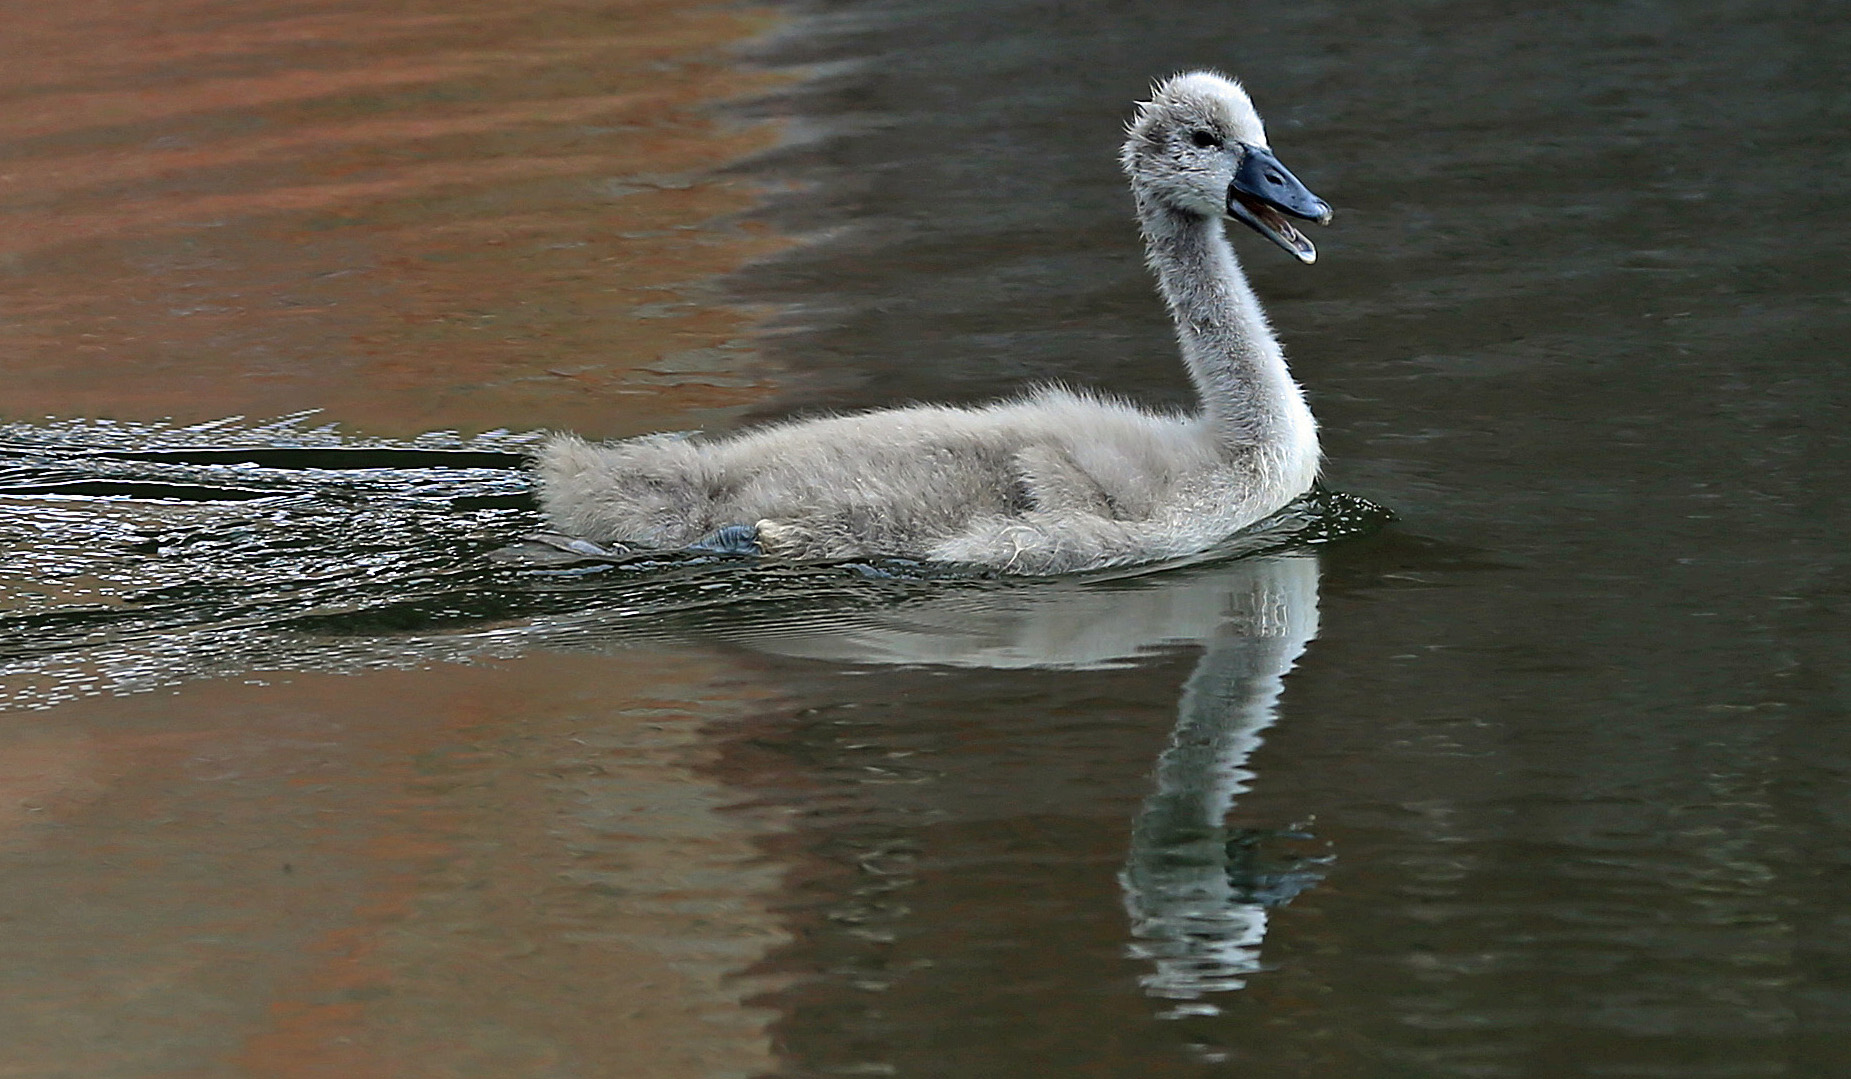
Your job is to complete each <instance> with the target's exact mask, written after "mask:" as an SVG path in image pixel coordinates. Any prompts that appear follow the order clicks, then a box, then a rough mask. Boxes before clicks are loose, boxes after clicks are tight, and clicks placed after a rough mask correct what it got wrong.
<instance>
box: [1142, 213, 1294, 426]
mask: <svg viewBox="0 0 1851 1079" xmlns="http://www.w3.org/2000/svg"><path fill="white" fill-rule="evenodd" d="M1138 217H1139V221H1140V223H1141V224H1142V226H1143V230H1144V240H1145V244H1146V245H1147V248H1148V250H1149V258H1150V264H1151V268H1152V269H1153V270H1154V271H1155V272H1156V274H1157V283H1158V288H1159V289H1160V290H1161V292H1162V293H1163V299H1164V302H1165V303H1166V304H1167V305H1168V306H1169V308H1170V315H1171V317H1172V318H1173V319H1174V320H1175V322H1176V336H1177V340H1178V343H1179V344H1180V345H1181V346H1182V353H1183V362H1184V363H1185V364H1187V366H1188V368H1189V375H1190V378H1191V380H1192V381H1193V382H1194V383H1195V389H1196V393H1197V394H1198V395H1199V396H1200V398H1201V404H1202V413H1203V417H1204V419H1205V420H1207V422H1208V423H1209V425H1210V426H1211V427H1212V428H1213V430H1214V431H1215V434H1216V436H1217V438H1218V440H1219V441H1220V442H1221V443H1222V444H1223V446H1224V447H1226V448H1229V449H1240V448H1248V447H1259V448H1263V449H1281V450H1286V451H1288V452H1291V453H1292V454H1293V456H1301V455H1303V454H1305V453H1309V454H1310V455H1311V457H1312V459H1314V460H1315V457H1316V454H1317V435H1316V426H1315V424H1314V422H1313V420H1312V418H1311V411H1310V409H1309V407H1308V406H1307V405H1306V404H1305V399H1304V393H1303V392H1302V391H1301V390H1300V389H1299V387H1298V384H1297V383H1296V382H1294V381H1293V380H1292V375H1291V371H1290V370H1289V369H1288V368H1287V367H1286V362H1285V351H1284V350H1283V349H1282V348H1280V346H1279V340H1278V338H1277V337H1275V336H1274V335H1273V329H1272V326H1271V324H1269V323H1268V322H1267V321H1266V313H1265V311H1264V310H1263V309H1262V308H1261V307H1260V301H1259V297H1257V296H1256V295H1254V292H1253V288H1252V287H1251V286H1250V285H1249V284H1248V283H1247V276H1246V274H1245V273H1243V272H1242V271H1241V267H1240V262H1239V260H1238V259H1237V258H1236V257H1235V255H1234V249H1233V247H1232V246H1231V245H1230V244H1229V243H1228V238H1227V235H1226V233H1225V232H1224V231H1223V228H1222V223H1221V222H1220V221H1218V220H1212V219H1210V218H1206V217H1202V216H1200V215H1197V214H1193V213H1189V212H1186V211H1182V210H1177V209H1175V208H1174V207H1171V206H1168V205H1166V204H1164V203H1161V202H1159V201H1158V200H1156V199H1151V198H1145V197H1142V196H1140V197H1139V199H1138Z"/></svg>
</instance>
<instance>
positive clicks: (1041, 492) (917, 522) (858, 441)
mask: <svg viewBox="0 0 1851 1079" xmlns="http://www.w3.org/2000/svg"><path fill="white" fill-rule="evenodd" d="M1120 160H1121V163H1122V164H1123V166H1124V168H1125V172H1126V173H1127V175H1128V176H1129V177H1130V180H1131V188H1132V194H1133V197H1134V198H1135V200H1136V203H1137V207H1138V219H1139V223H1140V225H1141V228H1142V232H1143V236H1144V241H1145V245H1146V250H1147V255H1148V261H1149V263H1150V265H1151V268H1152V269H1153V270H1154V271H1155V273H1156V275H1157V279H1158V285H1159V289H1160V291H1161V292H1162V294H1163V298H1164V301H1165V302H1166V304H1167V305H1168V307H1169V309H1170V313H1171V315H1172V317H1173V318H1174V320H1175V323H1176V333H1177V339H1178V342H1179V344H1180V346H1181V350H1182V357H1183V361H1184V363H1185V364H1186V365H1187V366H1188V368H1189V372H1190V376H1191V379H1192V381H1193V382H1194V384H1195V388H1196V391H1197V393H1198V395H1199V398H1200V407H1199V408H1198V409H1196V410H1195V411H1192V412H1186V413H1159V412H1150V411H1147V410H1144V409H1141V408H1139V407H1137V406H1135V405H1132V404H1130V403H1128V402H1125V401H1121V400H1117V399H1114V398H1111V397H1106V396H1102V395H1099V394H1094V393H1090V392H1084V391H1074V390H1069V389H1065V388H1058V387H1056V388H1045V389H1041V390H1037V391H1035V392H1033V393H1030V394H1028V395H1026V396H1023V397H1020V398H1017V399H1013V400H1007V401H1002V402H998V403H995V404H991V405H987V406H983V407H975V408H961V407H950V406H938V405H922V406H915V407H910V408H901V409H892V410H886V411H878V412H868V413H860V414H855V415H846V416H836V417H829V418H823V419H812V420H804V421H793V422H786V423H778V424H771V425H768V426H764V427H759V428H756V429H751V430H747V431H743V432H740V433H736V434H733V435H730V436H726V437H720V438H708V437H704V436H700V435H695V436H692V437H684V436H676V435H651V436H646V437H643V438H635V439H629V440H625V441H620V442H612V443H603V444H594V443H589V442H586V441H584V440H582V439H579V438H577V437H575V436H572V435H557V436H554V437H553V438H551V439H550V440H549V441H548V442H547V443H546V444H545V445H544V446H543V447H542V449H541V451H540V453H539V457H538V462H537V470H538V472H539V477H540V499H541V504H542V506H543V508H544V509H545V511H546V513H547V516H548V518H549V520H550V522H551V523H552V526H553V527H554V528H555V529H557V530H558V531H559V532H562V533H565V534H566V535H568V536H573V537H582V538H583V539H585V540H589V541H592V542H593V543H596V544H603V545H608V546H615V547H618V548H620V549H624V550H635V549H650V550H670V549H677V548H684V547H688V546H691V545H699V544H701V543H702V542H703V540H707V539H709V538H710V537H713V536H715V535H723V536H725V537H727V539H728V540H729V541H739V540H741V539H742V538H743V540H744V543H745V545H746V549H756V550H759V551H762V552H763V553H764V554H767V555H772V556H777V557H785V558H793V559H833V558H860V557H871V556H888V557H903V558H918V559H926V560H931V561H944V562H961V563H970V564H976V565H981V566H987V567H991V568H994V569H997V570H1001V571H1004V572H1013V573H1032V574H1046V573H1063V572H1071V571H1077V570H1088V569H1100V568H1105V567H1111V566H1123V565H1131V564H1135V563H1141V562H1154V561H1162V560H1165V559H1170V558H1176V557H1181V556H1184V555H1188V554H1193V553H1196V552H1199V551H1202V550H1204V549H1206V548H1208V547H1211V546H1213V545H1214V544H1216V543H1218V542H1220V541H1221V540H1223V539H1225V538H1227V537H1228V536H1230V535H1232V534H1233V533H1235V532H1237V531H1239V530H1240V529H1241V528H1243V527H1245V526H1247V525H1250V524H1253V523H1254V522H1256V521H1258V520H1260V519H1261V518H1263V517H1265V516H1267V515H1268V514H1270V513H1272V512H1274V511H1276V510H1278V509H1279V508H1280V507H1282V506H1284V505H1285V504H1286V503H1287V502H1289V501H1291V500H1292V499H1293V498H1294V497H1296V496H1297V495H1299V494H1301V493H1303V492H1304V491H1305V490H1307V489H1308V488H1309V487H1310V486H1311V484H1312V481H1313V480H1314V479H1315V478H1316V475H1317V469H1318V443H1317V427H1316V424H1315V422H1314V421H1313V419H1312V416H1311V410H1310V409H1309V407H1307V405H1306V404H1305V400H1304V395H1303V393H1302V392H1301V391H1300V389H1299V387H1298V385H1297V383H1295V382H1294V381H1293V380H1292V377H1291V374H1290V372H1289V371H1288V370H1287V368H1286V363H1285V357H1284V353H1283V352H1282V351H1281V349H1280V347H1279V344H1278V341H1277V339H1276V338H1275V337H1274V336H1273V333H1272V329H1271V327H1270V326H1269V325H1268V324H1267V321H1266V317H1265V315H1264V313H1263V312H1262V311H1261V308H1260V304H1259V301H1258V299H1257V298H1256V297H1255V296H1254V294H1253V290H1252V289H1251V288H1250V287H1249V286H1248V284H1247V280H1246V277H1245V276H1244V275H1243V274H1242V272H1241V269H1240V265H1239V263H1238V261H1237V260H1236V259H1235V256H1234V251H1233V249H1232V247H1231V246H1230V245H1229V243H1228V241H1227V237H1226V235H1225V233H1224V230H1223V226H1224V222H1226V221H1228V220H1236V221H1240V222H1242V223H1243V224H1246V225H1248V226H1249V227H1251V228H1253V229H1254V230H1255V231H1257V232H1260V233H1261V234H1262V235H1264V236H1266V237H1267V238H1268V239H1270V240H1272V241H1273V242H1274V243H1276V244H1278V245H1279V246H1281V247H1283V248H1285V249H1286V250H1287V251H1289V252H1290V253H1292V254H1293V255H1294V256H1296V257H1297V258H1299V259H1300V260H1301V261H1303V262H1311V261H1312V260H1313V259H1315V257H1316V252H1315V249H1313V248H1312V246H1311V244H1310V242H1309V241H1307V240H1305V238H1304V237H1303V236H1302V235H1300V234H1299V233H1298V232H1297V230H1296V229H1294V228H1293V227H1292V226H1291V225H1290V224H1289V223H1288V222H1287V221H1286V218H1285V216H1284V215H1287V214H1289V215H1291V216H1294V217H1297V218H1300V219H1302V220H1315V221H1319V222H1321V223H1322V222H1328V220H1329V218H1330V208H1329V207H1328V206H1327V205H1325V204H1324V203H1323V202H1322V201H1321V200H1319V199H1317V198H1316V197H1315V196H1313V195H1312V194H1311V193H1310V192H1309V191H1307V190H1306V189H1305V188H1304V186H1303V185H1302V184H1300V183H1299V182H1298V181H1297V179H1296V178H1294V177H1293V176H1292V174H1291V173H1290V172H1288V171H1286V169H1285V168H1284V166H1282V165H1280V164H1279V163H1278V161H1277V159H1276V158H1274V157H1273V156H1272V153H1271V151H1270V149H1269V148H1268V146H1267V143H1266V132H1265V128H1264V127H1263V126H1262V124H1261V122H1260V118H1259V116H1258V114H1257V113H1255V112H1254V109H1253V106H1252V104H1251V102H1250V101H1249V100H1248V98H1247V95H1246V92H1245V91H1244V90H1242V89H1241V87H1240V85H1239V84H1238V83H1236V82H1234V81H1233V80H1231V79H1228V78H1226V77H1224V76H1221V75H1217V74H1214V73H1211V72H1191V73H1187V74H1183V75H1178V76H1175V77H1173V78H1171V79H1169V80H1167V81H1165V82H1163V83H1162V84H1160V85H1158V86H1157V87H1156V88H1155V90H1154V91H1153V95H1152V99H1151V100H1150V101H1148V102H1145V103H1143V104H1142V105H1140V106H1139V108H1138V113H1137V116H1136V118H1135V119H1134V120H1133V121H1132V123H1131V124H1130V126H1129V136H1128V138H1127V140H1126V142H1125V146H1124V150H1123V152H1122V154H1121V155H1120Z"/></svg>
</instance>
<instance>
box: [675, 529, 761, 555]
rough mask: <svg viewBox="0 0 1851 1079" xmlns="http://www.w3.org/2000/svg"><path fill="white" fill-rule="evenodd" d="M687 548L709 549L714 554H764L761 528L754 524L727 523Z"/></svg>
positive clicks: (691, 549)
mask: <svg viewBox="0 0 1851 1079" xmlns="http://www.w3.org/2000/svg"><path fill="white" fill-rule="evenodd" d="M687 550H690V551H708V552H711V553H713V554H743V555H756V554H763V553H764V550H763V549H762V547H761V545H760V541H759V530H758V527H757V526H754V525H726V526H725V527H723V528H716V529H714V530H713V531H712V532H709V533H708V534H707V535H705V536H702V537H701V538H700V539H698V540H695V541H694V542H693V543H690V544H688V546H687Z"/></svg>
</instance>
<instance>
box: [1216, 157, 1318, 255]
mask: <svg viewBox="0 0 1851 1079" xmlns="http://www.w3.org/2000/svg"><path fill="white" fill-rule="evenodd" d="M1241 149H1242V150H1244V151H1245V153H1244V154H1243V155H1242V156H1241V161H1240V167H1239V168H1237V169H1236V170H1235V172H1234V182H1233V183H1232V184H1231V185H1229V187H1228V216H1230V217H1233V218H1235V219H1237V220H1239V221H1241V222H1243V223H1245V224H1246V225H1248V226H1250V227H1251V228H1252V229H1253V230H1254V231H1255V232H1258V233H1259V234H1260V235H1262V236H1264V237H1266V238H1267V239H1269V240H1271V241H1272V242H1274V243H1276V244H1278V245H1279V246H1280V247H1283V248H1285V249H1286V250H1287V251H1290V252H1291V253H1292V254H1293V256H1295V257H1296V258H1297V259H1298V260H1299V261H1300V262H1315V261H1317V257H1318V251H1317V248H1315V247H1313V246H1311V241H1310V240H1307V239H1305V237H1304V235H1303V234H1301V233H1300V232H1299V231H1298V230H1297V229H1295V228H1293V227H1292V225H1291V223H1290V222H1288V221H1287V220H1286V219H1285V218H1284V217H1283V216H1281V215H1283V214H1290V215H1292V216H1293V217H1296V218H1299V219H1300V220H1303V221H1316V222H1317V223H1318V224H1320V225H1328V224H1330V204H1329V203H1327V202H1325V201H1324V200H1323V199H1321V198H1318V197H1317V196H1316V195H1313V194H1312V193H1311V191H1310V189H1308V188H1307V187H1305V185H1304V184H1302V183H1299V182H1298V177H1296V176H1294V175H1292V172H1291V170H1290V169H1287V168H1286V167H1285V166H1284V165H1281V164H1280V163H1279V159H1278V158H1276V157H1274V156H1273V152H1272V151H1271V150H1268V149H1266V148H1265V147H1264V146H1243V147H1242V148H1241Z"/></svg>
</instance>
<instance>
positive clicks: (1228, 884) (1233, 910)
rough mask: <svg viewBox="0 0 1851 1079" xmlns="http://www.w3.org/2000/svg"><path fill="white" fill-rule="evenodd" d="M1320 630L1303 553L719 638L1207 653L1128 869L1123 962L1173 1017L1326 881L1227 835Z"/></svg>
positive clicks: (986, 654) (855, 657)
mask: <svg viewBox="0 0 1851 1079" xmlns="http://www.w3.org/2000/svg"><path fill="white" fill-rule="evenodd" d="M1317 630H1318V562H1317V559H1316V558H1315V557H1313V556H1311V555H1309V554H1304V553H1299V554H1285V555H1270V556H1262V557H1252V558H1246V559H1242V560H1240V561H1237V562H1232V563H1228V564H1225V565H1222V566H1220V567H1217V568H1216V569H1214V570H1212V571H1206V572H1203V571H1196V572H1181V573H1173V574H1162V575H1155V576H1151V577H1144V578H1139V579H1136V580H1133V581H1127V582H1115V583H1112V584H1109V585H1098V584H1094V585H1087V584H1078V583H1049V584H1048V585H1046V586H1045V587H1033V588H1016V589H1007V590H1001V591H976V592H959V591H950V592H946V593H941V594H939V595H936V596H932V597H930V598H926V599H922V600H919V601H916V602H913V603H908V604H903V605H900V606H896V607H891V608H883V609H876V610H871V611H857V612H853V613H851V614H848V615H844V616H839V617H837V618H835V619H833V620H831V621H829V622H827V623H823V624H816V623H809V624H803V623H795V624H793V623H783V624H777V625H767V626H761V627H758V628H756V629H754V630H751V631H749V632H748V631H741V630H734V631H732V632H730V633H726V634H725V636H727V637H729V638H731V639H733V640H735V641H737V642H739V643H742V644H746V645H748V646H749V647H752V648H754V649H756V650H762V651H766V652H772V653H776V654H781V655H790V656H800V657H804V658H809V659H828V660H834V661H845V662H853V663H923V664H937V665H949V666H960V667H995V668H1023V667H1057V668H1068V669H1097V668H1103V667H1111V666H1118V665H1122V664H1125V663H1128V662H1131V661H1132V660H1134V659H1135V658H1136V657H1138V656H1139V655H1142V654H1147V653H1149V652H1150V651H1152V650H1154V649H1157V648H1160V647H1163V646H1165V645H1171V644H1175V643H1179V642H1194V643H1198V644H1200V645H1201V647H1202V656H1201V659H1200V660H1199V661H1198V662H1197V664H1196V667H1195V670H1194V671H1193V672H1192V673H1191V674H1190V676H1189V678H1188V680H1187V681H1186V682H1185V683H1184V685H1183V688H1182V694H1181V699H1180V701H1179V703H1178V707H1177V721H1176V727H1175V729H1174V731H1173V732H1172V734H1171V736H1170V739H1169V744H1168V746H1167V747H1166V748H1165V749H1164V750H1163V751H1162V753H1161V754H1160V755H1159V757H1158V758H1157V764H1156V768H1155V777H1154V779H1155V782H1154V789H1153V790H1152V791H1151V793H1150V794H1149V796H1148V797H1147V798H1146V799H1145V800H1144V803H1143V806H1142V808H1141V810H1140V811H1139V813H1138V816H1137V819H1136V821H1135V822H1134V824H1133V826H1132V830H1131V843H1130V851H1129V853H1128V855H1127V857H1126V860H1125V868H1124V870H1123V872H1122V873H1121V874H1120V875H1119V882H1120V885H1121V887H1122V890H1123V898H1124V903H1125V910H1126V912H1127V914H1128V915H1129V918H1130V923H1131V924H1130V935H1131V938H1132V939H1131V944H1130V951H1131V954H1133V955H1134V956H1136V957H1138V958H1141V959H1143V960H1145V961H1146V962H1147V963H1148V964H1149V969H1148V972H1147V973H1146V974H1144V975H1143V976H1142V977H1141V978H1140V979H1139V981H1140V983H1141V984H1142V986H1143V987H1144V990H1145V992H1146V993H1148V994H1149V995H1150V996H1152V997H1156V998H1159V999H1163V1000H1168V1001H1175V1002H1176V1004H1175V1005H1174V1006H1173V1007H1172V1008H1171V1010H1170V1011H1169V1012H1168V1013H1167V1014H1168V1015H1170V1016H1173V1017H1174V1016H1184V1015H1191V1014H1204V1013H1211V1012H1213V1011H1214V1010H1215V1008H1214V1006H1213V1005H1212V1004H1210V1003H1208V1002H1207V1001H1205V1000H1204V999H1203V998H1205V997H1207V996H1209V995H1211V994H1214V993H1220V992H1227V991H1230V990H1235V989H1239V988H1241V987H1242V986H1244V985H1245V984H1246V981H1247V979H1248V977H1249V976H1250V975H1252V974H1253V973H1254V972H1255V971H1257V970H1259V969H1260V945H1261V941H1262V939H1263V938H1264V937H1265V934H1266V928H1267V912H1268V909H1269V908H1270V907H1274V906H1278V905H1279V904H1281V903H1284V902H1286V901H1288V900H1290V899H1291V898H1292V897H1293V896H1294V895H1296V894H1297V893H1299V892H1301V891H1303V890H1304V889H1305V888H1307V887H1310V886H1311V885H1312V884H1314V883H1315V882H1316V880H1317V878H1318V875H1319V868H1320V864H1321V861H1322V859H1320V857H1318V856H1317V855H1315V854H1313V855H1309V856H1305V855H1299V854H1295V853H1294V851H1293V849H1292V848H1294V847H1300V846H1303V843H1304V841H1305V840H1308V839H1309V838H1310V837H1309V836H1306V835H1303V834H1301V833H1295V832H1291V831H1280V832H1256V831H1233V832H1231V831H1230V830H1229V829H1227V828H1226V826H1225V823H1224V822H1225V820H1226V818H1227V816H1228V813H1229V811H1230V809H1232V807H1233V805H1234V802H1235V799H1236V798H1237V797H1239V795H1240V794H1242V793H1243V792H1245V791H1246V790H1247V789H1248V787H1249V785H1250V784H1251V783H1252V781H1253V779H1254V773H1253V772H1252V771H1251V770H1250V769H1249V767H1248V760H1249V758H1250V757H1251V756H1252V755H1253V752H1254V750H1255V749H1256V748H1258V747H1259V745H1260V742H1261V735H1262V733H1263V732H1264V731H1265V730H1266V728H1268V727H1270V726H1271V725H1272V724H1273V723H1274V722H1275V720H1276V719H1277V716H1278V713H1277V709H1278V703H1279V696H1280V693H1281V692H1282V690H1283V688H1284V682H1283V680H1284V677H1285V675H1286V673H1287V672H1288V671H1290V670H1291V669H1292V666H1293V664H1294V663H1295V662H1296V661H1297V659H1298V657H1299V656H1300V655H1302V654H1303V653H1304V651H1305V648H1306V646H1307V645H1309V644H1310V642H1311V641H1312V639H1313V638H1314V637H1316V635H1317Z"/></svg>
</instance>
